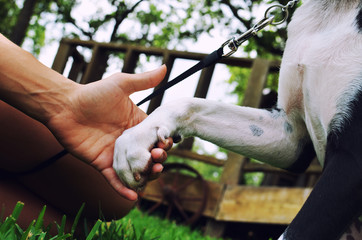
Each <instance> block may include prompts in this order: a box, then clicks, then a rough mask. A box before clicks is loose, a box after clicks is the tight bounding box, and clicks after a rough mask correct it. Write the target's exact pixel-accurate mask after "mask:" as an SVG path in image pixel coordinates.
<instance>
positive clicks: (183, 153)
mask: <svg viewBox="0 0 362 240" xmlns="http://www.w3.org/2000/svg"><path fill="white" fill-rule="evenodd" d="M167 154H169V155H175V156H179V157H182V158H188V159H192V160H196V161H199V162H203V163H208V164H211V165H214V166H219V167H222V166H224V164H225V162H226V160H223V159H218V158H215V157H213V156H207V155H201V154H198V153H195V152H191V151H189V150H182V149H177V148H173V149H171V150H170V151H168V152H167Z"/></svg>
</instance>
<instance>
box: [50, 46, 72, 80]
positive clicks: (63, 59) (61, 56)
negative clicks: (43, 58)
mask: <svg viewBox="0 0 362 240" xmlns="http://www.w3.org/2000/svg"><path fill="white" fill-rule="evenodd" d="M73 49H74V48H73V47H72V46H70V45H69V44H67V43H66V42H64V41H61V42H60V44H59V48H58V52H57V54H56V55H55V58H54V61H53V65H52V69H53V70H55V71H57V72H59V73H63V71H64V68H65V65H66V63H67V61H68V58H69V56H70V55H71V54H72V52H73Z"/></svg>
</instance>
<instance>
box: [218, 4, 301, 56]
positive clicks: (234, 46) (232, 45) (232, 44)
mask: <svg viewBox="0 0 362 240" xmlns="http://www.w3.org/2000/svg"><path fill="white" fill-rule="evenodd" d="M299 1H300V0H292V1H289V2H288V3H287V4H286V5H285V6H284V5H281V4H275V5H273V6H271V7H269V8H268V9H267V10H266V11H265V13H264V19H262V20H261V21H259V22H258V23H257V24H255V25H254V26H253V27H252V28H251V29H249V30H248V31H246V32H245V33H243V34H242V35H241V36H240V37H238V38H237V39H235V37H233V38H230V39H229V40H227V41H226V42H224V43H223V44H222V45H221V48H222V49H223V55H222V57H229V56H231V55H232V54H234V53H235V52H236V51H237V50H238V48H239V46H240V45H241V44H242V43H243V42H245V41H247V40H248V39H249V38H251V37H254V36H255V35H256V34H257V33H258V32H259V31H260V30H262V29H264V28H265V27H266V26H268V25H273V26H277V25H279V24H282V23H284V22H285V21H286V20H287V19H288V17H289V11H288V9H289V8H292V7H294V5H295V4H297V3H298V2H299ZM275 8H279V9H280V10H281V11H282V12H283V18H282V19H281V20H280V21H278V22H274V20H275V15H271V16H268V15H269V12H271V10H272V9H275ZM225 47H227V48H228V49H226V51H225V50H224V49H225Z"/></svg>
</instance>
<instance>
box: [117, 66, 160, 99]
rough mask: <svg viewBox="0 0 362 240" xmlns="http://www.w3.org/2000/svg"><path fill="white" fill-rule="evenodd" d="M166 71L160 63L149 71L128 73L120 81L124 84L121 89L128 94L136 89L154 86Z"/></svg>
mask: <svg viewBox="0 0 362 240" xmlns="http://www.w3.org/2000/svg"><path fill="white" fill-rule="evenodd" d="M166 72H167V68H166V65H162V66H161V67H159V68H158V69H155V70H153V71H150V72H145V73H139V74H128V75H127V77H126V78H124V79H123V81H122V84H125V87H124V88H123V89H124V91H125V92H126V93H127V94H129V95H130V94H132V93H134V92H137V91H141V90H145V89H148V88H152V87H155V86H157V85H158V84H159V83H160V82H161V81H162V80H163V79H164V77H165V75H166Z"/></svg>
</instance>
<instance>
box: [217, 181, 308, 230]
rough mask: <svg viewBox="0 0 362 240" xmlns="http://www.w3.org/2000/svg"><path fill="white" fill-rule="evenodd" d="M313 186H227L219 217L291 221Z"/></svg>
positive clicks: (248, 220) (254, 220)
mask: <svg viewBox="0 0 362 240" xmlns="http://www.w3.org/2000/svg"><path fill="white" fill-rule="evenodd" d="M311 191H312V189H311V188H278V187H246V186H228V187H227V189H226V191H225V194H224V197H223V199H222V200H221V204H220V208H219V211H218V213H217V215H216V220H219V221H238V222H249V223H267V224H289V223H290V222H291V221H292V220H293V218H294V217H295V215H296V214H297V213H298V211H299V210H300V209H301V207H302V205H303V204H304V202H305V201H306V199H307V197H308V196H309V194H310V192H311Z"/></svg>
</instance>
